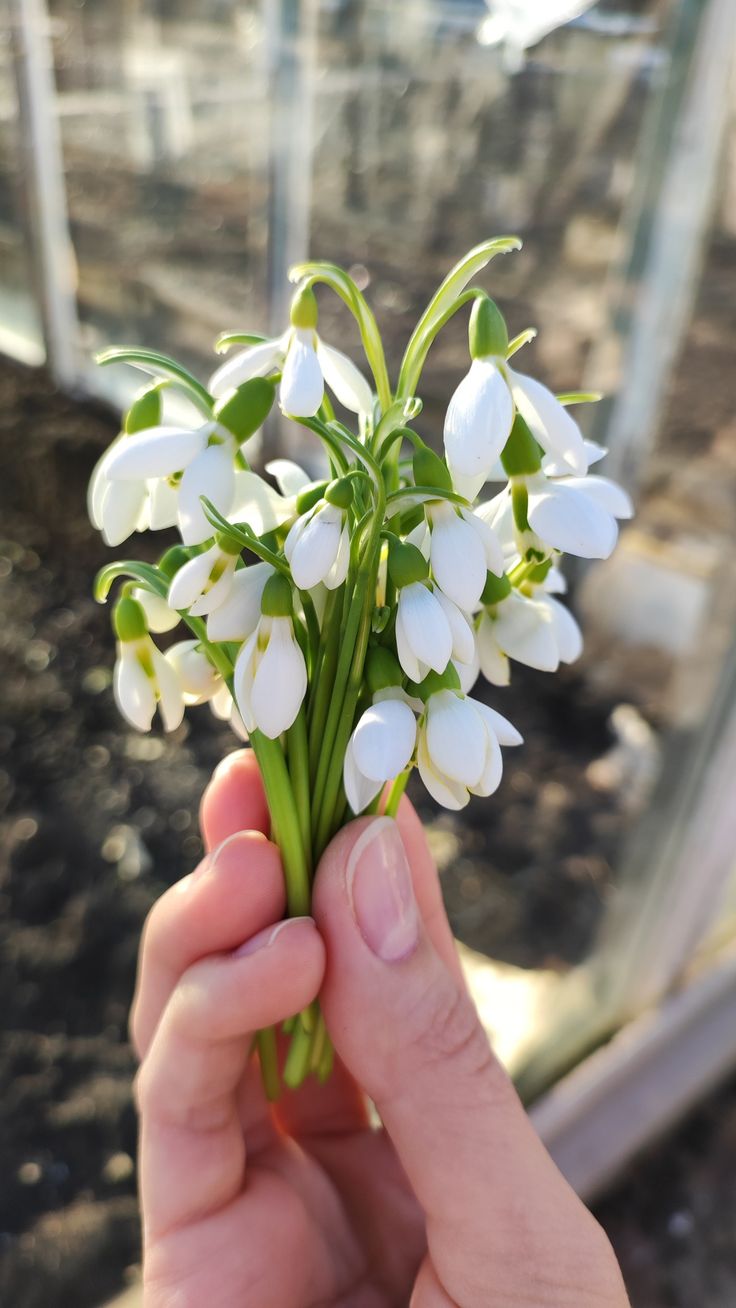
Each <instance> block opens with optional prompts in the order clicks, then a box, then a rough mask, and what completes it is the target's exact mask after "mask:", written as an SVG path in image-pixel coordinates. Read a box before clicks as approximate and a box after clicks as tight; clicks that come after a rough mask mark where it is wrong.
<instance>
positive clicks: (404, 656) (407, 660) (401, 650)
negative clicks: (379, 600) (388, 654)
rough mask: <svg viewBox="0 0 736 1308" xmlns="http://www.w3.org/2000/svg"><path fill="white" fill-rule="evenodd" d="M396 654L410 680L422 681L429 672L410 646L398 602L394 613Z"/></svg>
mask: <svg viewBox="0 0 736 1308" xmlns="http://www.w3.org/2000/svg"><path fill="white" fill-rule="evenodd" d="M396 654H397V656H398V660H399V663H400V664H401V666H402V668H403V670H404V672H405V673H406V675H407V677H408V678H409V680H410V681H417V682H419V681H424V678H425V677H426V675H427V673H428V672H429V667H428V665H427V664H426V663H425V664H424V665H422V664H420V662H419V659H418V658H417V656H416V654H415V653H414V651H413V649H412V647H411V644H410V642H409V638H408V636H407V634H406V630H405V627H404V619H403V615H402V611H401V604H399V607H398V610H397V613H396Z"/></svg>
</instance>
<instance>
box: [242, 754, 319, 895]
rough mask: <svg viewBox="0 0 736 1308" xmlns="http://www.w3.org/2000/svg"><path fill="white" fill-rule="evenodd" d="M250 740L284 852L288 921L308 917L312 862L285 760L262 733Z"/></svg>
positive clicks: (278, 839) (272, 822)
mask: <svg viewBox="0 0 736 1308" xmlns="http://www.w3.org/2000/svg"><path fill="white" fill-rule="evenodd" d="M250 739H251V744H252V745H253V749H254V751H255V755H256V758H257V760H258V766H259V768H260V771H261V777H262V778H263V785H264V789H265V791H266V799H267V801H268V811H269V813H270V815H271V825H272V828H273V835H274V837H275V839H276V843H277V845H278V847H279V849H280V851H281V861H282V863H283V866H284V880H285V881H286V903H287V908H288V912H289V917H307V916H308V914H309V909H310V903H311V886H310V877H309V862H308V858H307V851H306V848H305V845H304V842H303V837H302V829H301V825H300V821H299V813H298V811H297V806H296V803H295V800H294V792H293V790H292V788H291V781H290V779H289V771H288V768H287V766H286V759H285V758H284V754H283V750H282V748H281V745H280V743H279V741H278V740H270V739H269V737H268V736H264V734H263V732H262V731H257V730H256V731H252V732H251V736H250Z"/></svg>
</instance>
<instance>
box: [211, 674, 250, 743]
mask: <svg viewBox="0 0 736 1308" xmlns="http://www.w3.org/2000/svg"><path fill="white" fill-rule="evenodd" d="M208 703H209V706H210V709H211V710H212V713H213V714H214V716H215V717H216V718H217V719H218V721H219V722H227V723H229V725H230V727H231V728H232V730H233V731H234V732H235V735H236V736H237V737H238V739H239V740H247V739H248V732H247V731H246V728H245V723H244V722H243V719H242V718H241V716H240V713H239V711H238V706H237V704H236V703H235V702H234V700H233V697H232V695H231V694H230V690H229V688H228V686H227V685H226V683H225V682H224V681H223V682H222V683H221V685H220V688H219V690H218V691H217V694H215V695H213V696H212V699H210V700H208Z"/></svg>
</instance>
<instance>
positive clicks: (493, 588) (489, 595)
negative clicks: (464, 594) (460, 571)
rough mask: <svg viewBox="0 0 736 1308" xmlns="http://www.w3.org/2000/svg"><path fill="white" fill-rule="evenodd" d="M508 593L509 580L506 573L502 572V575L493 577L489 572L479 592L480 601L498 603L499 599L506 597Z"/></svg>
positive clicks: (509, 592) (509, 591) (509, 587)
mask: <svg viewBox="0 0 736 1308" xmlns="http://www.w3.org/2000/svg"><path fill="white" fill-rule="evenodd" d="M510 594H511V582H510V581H509V579H508V577H507V576H506V573H505V572H504V574H503V576H502V577H494V575H493V573H492V572H489V573H488V575H487V577H486V584H485V586H484V587H483V590H482V592H481V597H480V599H481V603H482V604H500V602H501V600H504V599H506V596H507V595H510Z"/></svg>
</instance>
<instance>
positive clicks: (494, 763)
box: [470, 729, 503, 796]
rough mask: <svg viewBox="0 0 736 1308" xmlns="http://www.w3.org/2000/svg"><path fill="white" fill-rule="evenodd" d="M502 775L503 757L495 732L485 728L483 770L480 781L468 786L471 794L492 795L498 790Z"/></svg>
mask: <svg viewBox="0 0 736 1308" xmlns="http://www.w3.org/2000/svg"><path fill="white" fill-rule="evenodd" d="M502 776H503V759H502V757H501V746H500V745H499V743H498V740H497V738H496V734H495V732H493V731H490V730H488V729H486V756H485V761H484V763H483V772H482V773H481V778H480V781H479V782H478V783H477V785H475V786H471V787H470V791H471V794H473V795H483V796H488V795H492V794H493V793H494V791H496V790H498V787H499V785H500V784H501V777H502Z"/></svg>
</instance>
